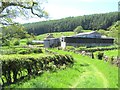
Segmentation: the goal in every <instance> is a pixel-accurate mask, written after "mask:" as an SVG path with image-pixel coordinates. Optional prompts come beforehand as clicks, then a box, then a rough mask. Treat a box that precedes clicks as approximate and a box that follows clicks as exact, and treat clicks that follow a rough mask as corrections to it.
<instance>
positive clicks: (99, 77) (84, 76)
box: [70, 65, 109, 88]
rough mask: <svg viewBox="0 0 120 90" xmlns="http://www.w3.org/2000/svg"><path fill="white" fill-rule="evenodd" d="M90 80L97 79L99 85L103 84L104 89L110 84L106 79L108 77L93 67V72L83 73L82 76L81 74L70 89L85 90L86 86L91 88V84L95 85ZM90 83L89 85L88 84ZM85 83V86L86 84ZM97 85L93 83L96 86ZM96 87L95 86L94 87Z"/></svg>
mask: <svg viewBox="0 0 120 90" xmlns="http://www.w3.org/2000/svg"><path fill="white" fill-rule="evenodd" d="M90 78H93V79H95V80H96V81H95V82H97V83H98V84H101V83H99V81H101V82H102V88H108V86H109V84H108V81H107V79H106V77H105V76H104V74H102V73H101V72H100V71H99V70H98V69H97V68H96V67H95V66H93V65H92V66H91V70H89V71H86V72H83V73H82V74H80V76H79V77H78V78H77V79H76V81H75V82H74V83H73V84H72V86H70V88H77V87H78V86H80V85H81V86H83V87H82V88H84V86H85V87H86V86H89V83H93V81H90ZM87 81H88V83H87ZM84 83H85V84H84ZM94 84H95V83H93V85H94ZM93 87H94V86H93Z"/></svg>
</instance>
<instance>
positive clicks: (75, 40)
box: [60, 31, 114, 48]
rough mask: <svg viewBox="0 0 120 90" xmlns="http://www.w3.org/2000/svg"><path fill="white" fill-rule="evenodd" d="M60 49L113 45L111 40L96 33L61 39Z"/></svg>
mask: <svg viewBox="0 0 120 90" xmlns="http://www.w3.org/2000/svg"><path fill="white" fill-rule="evenodd" d="M60 40H61V47H62V48H65V47H66V46H81V45H82V46H109V45H112V44H113V43H114V39H113V38H109V37H102V35H101V34H99V33H97V32H95V31H94V32H87V33H80V34H76V35H75V36H69V37H61V39H60Z"/></svg>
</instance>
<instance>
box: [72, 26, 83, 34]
mask: <svg viewBox="0 0 120 90" xmlns="http://www.w3.org/2000/svg"><path fill="white" fill-rule="evenodd" d="M82 30H83V27H82V26H77V27H76V28H75V29H74V32H75V33H81V32H82Z"/></svg>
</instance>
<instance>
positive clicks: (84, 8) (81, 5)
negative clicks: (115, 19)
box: [18, 0, 119, 22]
mask: <svg viewBox="0 0 120 90" xmlns="http://www.w3.org/2000/svg"><path fill="white" fill-rule="evenodd" d="M47 1H48V3H45V4H43V6H44V7H45V10H46V11H47V12H48V13H49V16H50V19H60V18H65V17H70V16H81V15H88V14H96V13H106V12H113V11H118V1H119V0H47ZM18 20H19V21H20V20H21V19H20V18H19V19H18ZM39 20H43V19H38V18H34V19H31V20H30V21H33V22H35V21H39ZM27 21H28V22H30V21H29V20H27Z"/></svg>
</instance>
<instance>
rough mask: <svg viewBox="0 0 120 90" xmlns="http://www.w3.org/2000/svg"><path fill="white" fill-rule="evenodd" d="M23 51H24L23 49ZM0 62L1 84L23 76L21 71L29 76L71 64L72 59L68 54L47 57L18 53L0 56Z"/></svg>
mask: <svg viewBox="0 0 120 90" xmlns="http://www.w3.org/2000/svg"><path fill="white" fill-rule="evenodd" d="M21 52H22V51H21ZM23 52H24V53H26V52H25V51H23ZM1 62H2V81H3V84H4V83H5V82H7V83H9V84H11V83H12V82H15V81H16V80H18V79H20V78H21V77H23V76H25V75H24V73H22V72H23V71H26V75H27V76H29V77H30V76H32V75H37V74H39V73H40V72H41V71H45V70H49V71H55V70H56V69H57V68H59V66H67V65H70V64H73V63H74V60H73V58H72V56H70V55H54V56H47V57H33V56H29V57H28V56H23V55H18V56H8V57H6V56H2V57H1ZM19 74H20V75H19ZM18 76H19V77H18Z"/></svg>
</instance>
